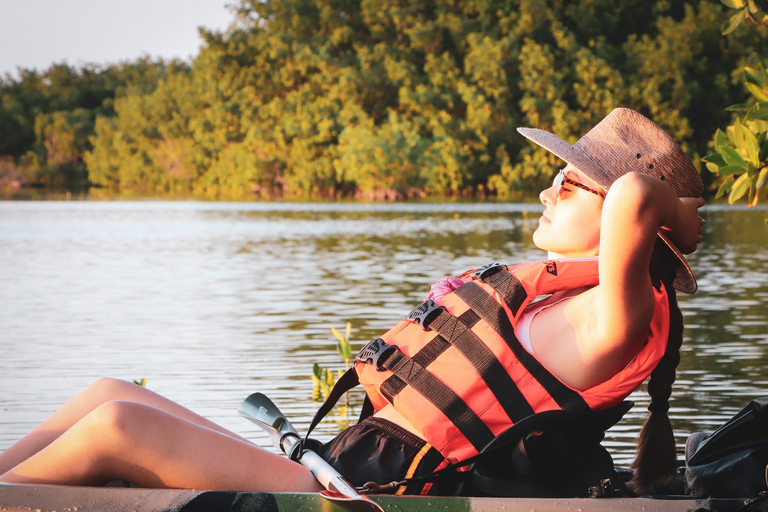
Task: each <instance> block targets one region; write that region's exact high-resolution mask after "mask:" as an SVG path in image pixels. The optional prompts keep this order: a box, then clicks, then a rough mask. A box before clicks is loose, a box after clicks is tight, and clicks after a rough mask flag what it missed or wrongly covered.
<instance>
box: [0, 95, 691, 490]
mask: <svg viewBox="0 0 768 512" xmlns="http://www.w3.org/2000/svg"><path fill="white" fill-rule="evenodd" d="M520 131H521V133H522V134H523V135H525V136H526V137H528V138H529V139H531V140H533V141H534V142H536V143H537V144H539V145H541V146H543V147H544V148H546V149H548V150H549V151H552V152H553V153H554V154H556V155H557V156H559V157H560V158H562V159H564V160H565V161H566V162H567V163H568V165H567V166H566V167H565V168H564V169H563V170H562V171H560V172H559V173H558V175H557V177H556V178H555V180H554V182H553V185H552V186H551V187H550V188H548V189H546V190H544V191H543V192H542V193H541V194H540V198H541V201H542V203H543V204H544V205H545V210H544V213H543V215H542V217H541V218H540V220H539V227H538V229H537V230H536V232H535V233H534V242H535V243H536V245H537V246H538V247H540V248H541V249H544V250H546V251H549V252H550V254H551V256H552V257H557V258H560V257H564V258H581V257H591V256H596V255H597V256H598V260H595V261H599V268H598V267H597V263H596V262H595V263H594V265H593V266H594V271H595V272H596V273H597V274H599V284H597V277H598V276H597V274H596V275H595V276H594V279H593V281H590V279H592V278H590V277H589V276H587V274H588V272H587V273H585V276H584V277H583V278H580V279H581V280H580V281H579V283H580V284H581V285H583V286H578V287H574V286H569V287H567V288H568V289H567V290H559V289H556V290H554V291H555V292H556V293H555V294H554V295H553V297H552V298H550V299H548V300H547V302H546V303H544V304H543V305H542V304H533V305H529V306H527V307H526V308H525V309H524V310H523V311H522V312H521V313H520V315H519V316H517V315H515V317H514V319H513V320H514V322H515V324H514V335H516V336H517V338H520V343H522V346H524V347H525V352H526V353H527V354H529V355H526V354H525V353H518V354H517V355H516V356H515V357H517V358H518V359H521V360H525V359H529V360H531V361H532V363H531V364H533V365H537V367H542V368H544V370H543V371H544V372H546V373H547V375H552V376H554V377H553V379H554V380H555V381H557V382H556V384H557V385H558V386H559V387H560V389H561V390H563V392H564V393H566V394H568V393H570V395H572V396H573V397H574V399H575V400H576V401H577V402H578V401H579V400H582V401H583V402H584V403H586V404H587V405H588V406H589V407H591V408H595V409H597V408H601V407H608V406H610V405H611V404H612V403H614V402H616V401H617V400H619V401H620V400H621V399H623V397H625V396H626V395H628V394H629V393H630V392H631V391H632V390H633V389H634V388H636V387H637V386H638V385H639V384H640V383H641V382H642V380H643V379H644V378H645V376H647V374H649V373H650V372H651V370H653V375H652V378H651V381H650V383H649V393H650V394H651V398H652V405H651V407H650V408H649V409H651V411H652V412H651V415H650V418H649V421H648V423H647V425H646V427H645V428H644V431H643V433H642V434H641V442H640V449H639V452H638V459H637V461H636V468H637V474H638V477H637V480H638V485H639V486H640V487H643V486H645V485H647V484H649V483H651V482H652V481H653V480H654V479H657V478H659V477H664V476H667V474H668V473H669V470H670V467H669V464H670V460H671V463H672V465H674V439H673V438H672V437H671V427H670V425H669V420H668V419H667V417H666V409H667V408H668V401H667V400H668V398H669V395H670V386H671V384H672V382H673V381H674V375H675V368H676V366H677V361H678V359H679V347H680V342H681V340H682V320H681V317H680V314H679V309H677V306H676V303H675V299H674V290H673V286H674V287H676V288H678V289H680V290H682V291H686V292H689V293H692V292H693V291H695V288H696V285H695V280H694V278H693V274H692V273H691V272H690V269H689V268H688V266H687V264H686V263H685V260H684V258H683V257H682V256H681V255H680V252H682V253H686V254H688V253H691V252H693V251H694V250H695V249H696V246H697V244H698V243H699V242H701V241H702V238H701V231H702V228H703V224H704V222H703V220H701V219H700V218H699V217H698V216H697V211H698V208H700V207H701V206H702V205H703V204H704V201H703V199H701V197H699V195H700V194H701V191H702V184H701V179H700V177H699V176H698V173H697V172H696V170H695V169H694V168H693V165H692V164H691V162H690V160H689V159H688V158H687V157H686V156H685V154H684V153H683V152H682V150H681V149H680V148H679V146H677V144H676V143H674V141H672V140H671V138H669V136H667V134H666V133H664V132H663V131H662V130H661V129H660V128H659V127H657V126H656V125H655V124H653V123H652V122H651V121H650V120H648V119H646V118H645V117H643V116H641V115H640V114H638V113H636V112H633V111H631V110H626V109H617V110H615V111H613V112H612V113H611V114H610V115H609V116H607V117H606V118H605V119H604V120H603V121H601V122H600V123H599V124H598V125H597V126H596V127H595V128H593V129H592V130H591V131H590V132H589V133H588V134H587V135H585V136H584V137H583V138H582V139H580V140H579V141H578V142H577V143H576V144H575V145H574V146H570V145H568V144H567V143H565V142H564V141H562V140H560V139H558V138H557V137H555V136H554V135H551V134H549V133H547V132H543V131H541V130H532V129H520ZM660 236H661V237H662V239H663V240H665V242H666V244H663V243H657V239H659V237H660ZM667 246H668V247H670V248H672V249H665V247H667ZM674 247H677V248H679V250H680V251H677V249H674ZM654 248H655V249H654ZM664 251H666V252H667V254H666V255H664V254H663V253H664ZM658 254H662V255H661V256H658ZM584 261H587V260H584ZM558 264H560V265H566V266H567V265H569V264H570V263H568V262H560V263H558ZM577 267H578V268H583V267H584V265H579V264H577V265H574V268H577ZM561 268H562V267H561ZM649 269H650V270H649ZM553 270H554V274H557V270H556V268H555V267H553ZM561 274H562V273H561ZM499 275H505V274H499ZM545 277H546V276H545ZM467 280H469V278H468V277H467V276H465V277H464V279H462V280H461V281H458V282H457V281H456V280H453V281H450V280H449V284H451V283H453V284H451V286H449V288H451V289H452V288H454V287H456V286H457V285H458V284H462V286H459V287H458V288H457V289H456V292H455V293H449V294H448V295H445V296H440V297H437V296H433V299H434V301H435V302H436V303H437V305H441V304H443V303H450V301H451V300H453V298H454V297H459V296H461V294H462V293H463V291H465V290H468V289H470V288H471V286H465V285H463V283H464V281H467ZM544 280H546V279H544ZM544 280H542V282H543V281H544ZM472 286H474V285H472ZM478 286H479V285H478ZM482 286H485V282H484V281H483V284H482ZM460 290H462V292H460ZM446 291H450V290H446ZM438 295H443V293H439V294H438ZM662 303H663V304H662ZM525 304H527V302H525ZM662 305H663V306H664V307H663V308H662V307H661V306H662ZM667 307H668V310H669V311H671V312H672V313H671V314H669V315H667V314H666V311H667V310H666V309H665V308H667ZM448 309H450V308H448ZM661 309H665V313H664V314H660V311H661ZM430 314H431V313H430ZM443 316H445V315H443ZM465 316H466V315H465ZM446 318H447V317H446ZM670 318H671V319H672V320H671V321H670ZM444 320H445V322H448V321H451V318H447V319H444ZM480 320H482V319H480ZM445 322H444V321H443V320H439V321H437V322H436V323H437V324H440V325H444V324H445ZM478 322H479V320H478V319H476V321H475V324H477V323H478ZM659 322H661V324H663V325H664V326H666V327H665V328H663V329H657V330H656V331H658V332H661V333H663V334H664V336H663V337H664V339H663V340H660V339H659V338H660V336H658V335H656V334H658V332H656V331H654V328H655V327H654V326H655V325H656V324H657V323H659ZM411 323H412V322H411ZM479 323H480V324H482V322H479ZM475 324H473V325H475ZM661 324H660V325H661ZM409 325H410V324H409ZM457 325H458V324H457ZM406 328H410V327H408V326H406ZM419 328H421V326H419ZM438 330H439V329H438ZM649 331H654V332H656V334H653V335H652V334H649ZM398 332H399V331H398ZM393 336H395V337H396V336H399V334H398V333H395V334H391V333H388V334H387V335H384V337H385V338H386V339H387V340H388V341H391V340H392V337H393ZM468 336H469V337H470V338H472V337H473V336H475V335H474V334H472V333H470V334H468ZM489 336H491V337H493V335H492V334H490V335H489ZM667 339H668V342H667ZM649 340H651V341H652V343H651V342H649ZM483 342H486V340H485V339H483ZM488 343H489V344H490V342H488ZM648 346H652V347H651V348H653V350H655V352H653V353H654V354H657V356H653V357H643V358H640V357H639V356H640V355H641V354H645V353H646V352H648V351H649V350H650V349H648V348H646V347H648ZM486 352H487V350H486ZM662 356H663V357H662ZM500 357H501V356H500ZM390 359H392V358H390ZM639 359H643V364H642V365H640V364H639V363H638V360H639ZM359 364H360V365H361V380H364V379H363V378H362V375H363V374H364V373H365V371H366V366H365V363H359ZM491 366H493V365H491ZM654 368H655V369H654ZM510 371H511V370H510ZM502 377H503V378H510V377H508V376H506V375H502ZM515 379H517V377H515ZM455 380H457V381H459V380H465V378H464V377H463V375H462V378H457V379H455ZM523 380H525V379H523ZM515 382H516V383H518V380H515ZM520 382H522V380H521V381H520ZM614 382H617V383H619V384H620V385H617V386H613V383H614ZM606 383H609V384H610V386H608V387H610V388H611V390H610V393H609V392H606V391H605V389H603V388H606ZM629 384H631V386H630V385H629ZM460 385H463V382H461V383H459V387H460ZM370 386H373V387H370ZM370 386H368V387H367V389H369V391H370V390H371V389H374V388H376V389H378V387H377V386H378V384H375V385H370ZM526 386H527V385H526ZM526 386H522V385H521V390H520V391H521V394H522V395H525V394H526V393H527V389H526ZM601 386H602V388H601ZM385 387H386V386H385ZM491 387H493V384H492V383H491ZM528 387H530V386H528ZM403 389H404V390H405V391H403V392H404V393H405V394H407V393H408V389H409V388H408V385H405V384H404V385H403V386H401V388H400V390H401V391H402V390H403ZM374 390H375V389H374ZM594 390H600V392H593V391H594ZM609 395H610V396H609ZM606 396H607V397H608V398H605V399H604V397H606ZM547 399H548V398H547V397H544V398H543V399H542V400H544V402H546V401H547ZM528 402H529V404H530V403H532V401H531V400H530V399H529V400H528ZM544 402H542V403H544ZM374 403H376V400H374ZM395 403H396V404H397V403H398V402H397V401H395ZM521 403H522V402H521ZM547 403H548V402H547ZM529 404H522V405H521V407H522V409H523V410H525V409H526V407H532V408H533V409H534V410H539V409H540V408H541V407H544V408H546V406H542V405H540V404H535V403H534V404H533V405H529ZM505 407H507V409H508V410H506V414H508V415H509V417H510V418H512V417H513V416H515V415H516V414H517V415H521V414H522V412H521V411H517V412H516V411H515V410H514V407H511V406H508V405H505ZM377 409H378V412H377V414H376V415H375V419H374V420H372V421H370V422H367V423H365V424H362V425H361V426H359V427H352V428H350V429H348V430H347V431H345V433H344V434H343V435H342V436H339V437H338V438H337V439H336V440H335V441H333V442H331V443H329V444H328V445H327V446H326V447H325V448H324V450H323V453H324V456H325V457H326V458H328V460H329V461H332V462H334V463H338V464H337V466H341V467H343V461H339V459H343V456H344V453H351V452H353V451H354V452H355V453H356V454H357V455H359V454H360V452H361V450H364V449H369V450H372V451H375V452H376V453H377V458H376V459H375V463H376V464H378V465H384V461H387V462H389V460H388V457H390V456H391V455H392V453H400V454H402V453H406V454H407V459H409V460H405V461H402V460H401V461H399V462H398V463H399V464H401V465H403V468H408V467H410V466H411V465H412V464H411V463H412V462H413V464H416V465H418V464H420V463H421V461H422V459H425V458H428V457H425V456H424V453H426V452H425V451H424V450H422V449H418V450H416V449H415V448H419V447H421V448H424V447H425V446H428V445H427V444H426V442H425V441H424V438H427V439H428V440H430V439H431V436H432V435H433V434H429V435H427V434H426V432H427V430H428V429H426V428H425V427H424V425H421V424H419V423H418V422H416V423H414V420H413V418H412V417H407V416H408V414H410V412H411V411H409V410H408V408H405V409H404V408H403V407H400V408H398V407H395V406H392V405H391V404H390V403H387V402H386V401H379V404H378V407H377ZM485 421H486V420H484V419H481V421H480V423H483V422H485ZM508 423H511V421H510V422H508ZM502 426H503V425H501V424H491V423H490V422H487V424H482V425H480V426H479V429H480V430H481V431H483V429H486V430H488V431H492V433H493V434H497V433H498V430H499V429H500V428H502ZM464 433H465V432H464V431H462V435H463V434H464ZM455 437H456V436H454V437H452V438H451V439H453V438H455ZM458 437H461V436H458ZM465 437H469V438H471V437H472V435H470V434H467V436H465ZM480 437H481V438H483V437H482V436H480ZM483 439H484V438H483ZM431 444H433V445H434V443H431ZM470 444H471V443H470ZM466 446H468V445H467V444H466V443H464V445H462V448H460V449H454V448H453V447H452V446H451V445H450V444H446V445H445V446H444V447H441V450H439V453H438V454H437V455H436V456H434V457H432V460H430V461H429V463H428V464H429V466H431V467H436V466H438V465H440V464H441V463H442V461H443V460H444V459H446V458H447V457H453V456H455V455H457V454H460V453H463V452H462V450H464V451H466ZM351 447H354V450H352V449H351ZM382 447H383V450H385V451H384V452H380V451H379V450H382ZM388 447H391V451H389V452H387V451H386V450H388V449H390V448H388ZM471 449H472V448H470V450H471ZM649 450H650V452H649ZM430 453H432V454H434V453H435V452H434V451H431V452H430ZM648 453H653V455H654V456H653V457H648ZM660 453H662V454H667V456H666V459H665V457H664V456H659V454H660ZM670 456H671V457H672V458H671V459H670V458H669V457H670ZM410 459H412V460H410ZM417 459H418V460H417ZM358 460H359V459H358ZM656 461H659V462H658V465H659V466H660V467H658V468H650V469H649V464H648V463H649V462H651V463H654V462H656ZM424 468H425V467H422V468H421V469H422V470H423V469H424ZM427 469H429V468H427ZM672 469H674V467H672ZM357 471H361V470H360V468H359V467H357ZM362 472H363V473H364V472H365V470H362ZM356 476H357V475H356ZM403 476H404V475H403ZM363 478H365V477H364V476H363ZM116 479H119V480H126V481H129V482H132V483H133V484H135V485H139V486H143V487H179V488H197V489H223V490H228V489H236V490H254V491H315V490H318V489H319V485H318V484H317V483H316V482H315V480H314V479H313V477H312V475H311V474H310V473H309V472H308V471H307V470H306V469H304V468H303V467H302V466H300V465H298V464H296V463H294V462H292V461H290V460H287V459H285V458H284V457H281V456H278V455H275V454H273V453H271V452H267V451H265V450H262V449H261V448H259V447H257V446H255V445H253V444H251V443H250V442H248V441H246V440H245V439H242V438H240V437H239V436H237V435H235V434H233V433H231V432H228V431H226V430H225V429H223V428H221V427H219V426H217V425H215V424H213V423H211V422H210V421H208V420H206V419H204V418H202V417H200V416H197V415H195V414H194V413H192V412H190V411H188V410H186V409H184V408H183V407H181V406H179V405H178V404H175V403H173V402H171V401H168V400H166V399H164V398H162V397H160V396H158V395H156V394H154V393H152V392H150V391H148V390H146V389H144V388H141V387H138V386H135V385H133V384H130V383H124V382H121V381H115V380H112V379H102V380H99V381H97V382H96V383H94V384H93V385H91V386H90V387H88V388H86V389H85V390H84V391H83V392H81V393H80V394H78V395H77V396H75V397H74V398H73V399H72V400H70V401H69V402H67V403H66V404H65V405H64V406H63V407H62V408H61V409H59V410H58V411H57V412H56V413H54V414H53V415H52V416H51V417H50V418H49V419H48V420H46V421H45V422H44V423H43V424H42V425H40V426H39V427H38V428H37V429H35V430H34V431H32V432H31V433H30V434H28V435H27V436H26V437H24V438H23V439H21V440H20V441H19V442H18V443H16V444H15V445H14V446H12V447H11V448H9V449H8V450H6V451H5V452H4V453H2V454H0V482H8V483H44V484H74V485H99V484H103V483H105V482H108V481H111V480H116ZM380 483H386V482H380Z"/></svg>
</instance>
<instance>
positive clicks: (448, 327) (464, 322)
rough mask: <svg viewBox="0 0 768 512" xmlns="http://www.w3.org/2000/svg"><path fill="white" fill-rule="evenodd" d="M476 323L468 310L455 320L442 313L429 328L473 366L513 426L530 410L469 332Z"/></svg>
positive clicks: (491, 355) (488, 351)
mask: <svg viewBox="0 0 768 512" xmlns="http://www.w3.org/2000/svg"><path fill="white" fill-rule="evenodd" d="M479 320H480V316H478V315H477V313H475V312H474V311H473V310H471V309H470V310H468V311H467V312H465V313H464V314H462V315H460V316H459V317H458V318H457V317H455V316H453V315H451V314H450V313H448V312H447V311H446V310H442V311H441V312H440V314H439V315H438V316H437V317H436V318H435V319H434V320H432V322H431V323H430V324H429V327H430V328H431V329H433V330H436V331H437V332H438V333H440V335H441V336H443V337H445V338H447V339H448V340H449V342H450V343H451V345H453V346H454V347H456V348H457V349H458V350H459V352H461V354H462V355H463V356H464V357H465V358H466V359H467V361H469V362H470V363H471V364H472V366H473V367H474V368H475V370H476V371H477V373H478V374H479V375H480V377H481V378H482V379H483V381H484V382H485V385H486V386H487V387H488V389H490V390H491V392H492V393H493V395H494V396H495V397H496V400H497V401H498V402H499V404H500V405H501V406H502V408H503V409H504V412H506V414H507V416H508V417H509V419H510V420H511V421H512V423H515V422H517V421H519V420H521V419H523V418H525V417H526V416H530V415H531V414H533V408H531V406H530V405H529V404H528V402H527V401H526V399H525V396H523V393H522V392H521V391H520V389H519V388H518V387H517V384H515V381H513V380H512V377H510V376H509V373H507V370H506V369H505V368H504V365H502V364H501V362H499V360H498V359H497V358H496V355H495V354H494V353H493V352H492V351H491V349H490V348H488V345H486V344H485V343H483V341H482V340H481V339H480V337H479V336H478V335H477V334H475V333H474V332H473V331H472V329H471V328H472V326H473V325H475V324H476V323H477V322H478V321H479Z"/></svg>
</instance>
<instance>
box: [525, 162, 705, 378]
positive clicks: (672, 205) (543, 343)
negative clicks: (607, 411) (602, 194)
mask: <svg viewBox="0 0 768 512" xmlns="http://www.w3.org/2000/svg"><path fill="white" fill-rule="evenodd" d="M703 204H704V200H703V199H702V198H700V197H699V198H683V199H680V198H678V197H677V195H676V194H675V192H674V191H673V190H672V189H671V188H670V187H669V186H668V185H667V184H665V183H664V182H663V181H661V180H659V179H658V178H655V177H652V176H648V175H643V174H635V173H631V174H627V175H625V176H622V177H621V178H619V179H618V180H616V181H615V182H614V183H613V185H612V186H611V189H610V191H609V192H608V194H607V196H606V198H605V202H604V204H603V209H602V213H601V219H600V223H601V229H600V249H599V258H600V285H598V286H596V287H594V288H592V289H590V290H587V291H586V292H584V293H582V294H580V295H578V296H576V297H574V298H573V299H571V300H569V301H566V302H564V303H561V304H557V305H555V306H553V307H551V308H549V309H547V310H545V311H542V312H541V313H540V314H539V315H537V316H536V318H535V319H534V323H533V325H532V331H531V337H532V340H533V342H534V349H535V351H536V357H537V358H538V359H539V360H540V361H541V362H542V363H543V364H544V365H545V366H546V367H547V368H549V370H550V371H552V372H553V373H554V374H555V375H557V376H558V377H559V378H560V379H561V380H563V382H565V383H566V384H568V385H570V386H572V387H574V388H576V389H588V388H590V387H592V386H594V385H596V384H599V383H600V382H603V381H605V380H606V379H607V378H610V377H611V376H612V375H614V374H615V373H616V372H618V371H620V370H621V369H622V368H623V367H624V366H626V365H627V363H628V362H629V361H631V359H632V358H633V357H634V356H635V355H636V354H637V352H638V351H639V350H640V348H641V347H642V344H643V342H644V341H645V339H646V338H647V336H648V326H649V324H650V321H651V318H652V317H653V312H654V308H655V301H654V296H653V289H652V286H651V278H650V275H649V273H648V266H649V264H650V258H651V250H652V249H653V245H654V243H655V240H656V234H657V232H658V231H659V230H660V229H664V230H666V232H667V234H668V235H669V236H670V238H671V240H672V241H673V242H674V243H675V244H676V245H677V246H678V247H679V248H680V249H681V251H683V252H687V253H690V252H693V251H694V250H695V248H696V244H697V243H698V242H700V241H701V237H700V232H701V227H702V226H703V221H701V220H700V219H699V217H698V215H697V210H698V208H699V207H700V206H702V205H703Z"/></svg>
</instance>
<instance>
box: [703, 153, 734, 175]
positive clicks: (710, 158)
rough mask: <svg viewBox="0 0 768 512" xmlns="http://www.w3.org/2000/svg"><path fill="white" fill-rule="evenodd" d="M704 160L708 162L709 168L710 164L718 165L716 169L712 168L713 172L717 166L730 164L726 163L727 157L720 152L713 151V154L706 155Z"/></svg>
mask: <svg viewBox="0 0 768 512" xmlns="http://www.w3.org/2000/svg"><path fill="white" fill-rule="evenodd" d="M702 160H704V161H705V162H707V169H710V167H709V164H712V165H714V166H716V167H715V169H710V170H711V171H712V172H716V171H717V167H725V166H726V165H728V164H727V163H725V159H724V158H723V155H721V154H720V153H712V154H711V155H707V156H705V157H704V158H703V159H702Z"/></svg>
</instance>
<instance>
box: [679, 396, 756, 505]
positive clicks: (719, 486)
mask: <svg viewBox="0 0 768 512" xmlns="http://www.w3.org/2000/svg"><path fill="white" fill-rule="evenodd" d="M767 464H768V398H759V399H757V400H753V401H752V402H750V403H749V404H748V405H747V406H746V407H744V409H742V410H741V411H739V413H738V414H736V415H735V416H734V417H733V418H731V419H730V420H728V421H727V422H726V423H725V424H724V425H723V426H721V427H720V428H718V429H717V430H716V431H715V432H714V433H712V434H710V435H707V434H704V433H702V432H697V433H695V434H692V435H691V436H690V437H689V438H688V441H687V442H686V444H685V466H686V469H685V485H686V491H687V492H688V493H690V494H692V495H694V496H697V497H700V498H707V497H714V498H751V497H755V496H757V495H758V494H759V493H760V492H762V491H766V490H768V487H767V486H766V465H767Z"/></svg>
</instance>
